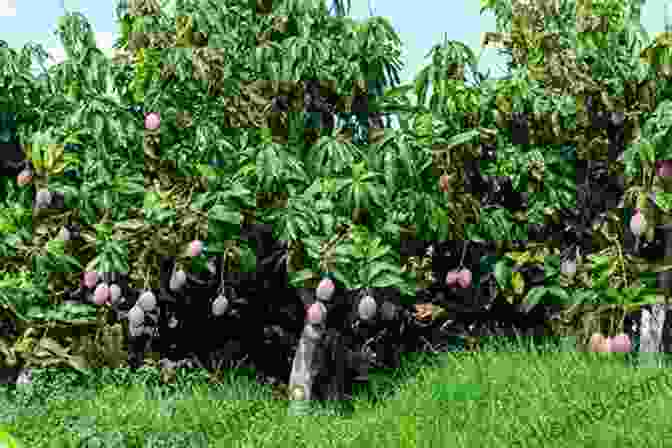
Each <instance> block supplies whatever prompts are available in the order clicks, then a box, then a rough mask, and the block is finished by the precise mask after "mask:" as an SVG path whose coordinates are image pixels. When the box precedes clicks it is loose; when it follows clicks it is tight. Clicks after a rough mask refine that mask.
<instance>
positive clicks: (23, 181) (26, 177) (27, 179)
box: [16, 172, 33, 187]
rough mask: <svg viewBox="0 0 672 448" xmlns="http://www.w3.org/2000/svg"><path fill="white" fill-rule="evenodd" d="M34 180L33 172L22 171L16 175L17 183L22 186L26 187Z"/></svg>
mask: <svg viewBox="0 0 672 448" xmlns="http://www.w3.org/2000/svg"><path fill="white" fill-rule="evenodd" d="M32 181H33V175H32V174H31V173H26V172H21V173H19V175H18V176H16V183H17V184H19V186H21V187H25V186H26V185H28V184H29V183H31V182H32Z"/></svg>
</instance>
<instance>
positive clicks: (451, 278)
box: [446, 271, 459, 286]
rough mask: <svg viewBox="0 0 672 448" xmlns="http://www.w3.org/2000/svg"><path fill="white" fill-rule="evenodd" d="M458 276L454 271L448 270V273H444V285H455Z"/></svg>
mask: <svg viewBox="0 0 672 448" xmlns="http://www.w3.org/2000/svg"><path fill="white" fill-rule="evenodd" d="M458 277H459V273H457V272H455V271H450V272H448V274H446V286H454V285H456V284H457V279H458Z"/></svg>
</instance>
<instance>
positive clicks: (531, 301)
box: [520, 286, 548, 313]
mask: <svg viewBox="0 0 672 448" xmlns="http://www.w3.org/2000/svg"><path fill="white" fill-rule="evenodd" d="M547 292H548V290H547V289H546V288H545V287H543V286H538V287H536V288H532V289H531V290H530V291H529V292H528V293H527V295H526V296H525V298H524V299H523V302H522V303H521V304H520V309H521V310H522V311H523V312H524V313H529V312H530V310H532V308H534V307H535V306H537V304H538V303H539V302H540V301H541V299H542V298H543V297H544V296H545V295H546V293H547Z"/></svg>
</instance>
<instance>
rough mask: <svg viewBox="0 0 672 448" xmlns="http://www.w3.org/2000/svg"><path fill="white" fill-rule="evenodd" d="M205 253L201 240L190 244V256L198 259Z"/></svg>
mask: <svg viewBox="0 0 672 448" xmlns="http://www.w3.org/2000/svg"><path fill="white" fill-rule="evenodd" d="M201 253H203V242H202V241H200V240H194V241H192V242H191V243H189V255H190V256H192V257H198V256H200V255H201Z"/></svg>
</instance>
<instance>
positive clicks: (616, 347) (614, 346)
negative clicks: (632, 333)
mask: <svg viewBox="0 0 672 448" xmlns="http://www.w3.org/2000/svg"><path fill="white" fill-rule="evenodd" d="M609 348H610V351H612V352H617V353H628V352H629V351H630V350H631V349H632V344H631V343H630V338H629V337H628V335H627V334H625V333H621V334H619V335H617V336H614V337H613V338H610V339H609Z"/></svg>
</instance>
